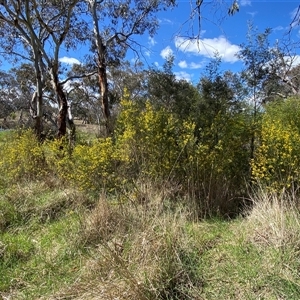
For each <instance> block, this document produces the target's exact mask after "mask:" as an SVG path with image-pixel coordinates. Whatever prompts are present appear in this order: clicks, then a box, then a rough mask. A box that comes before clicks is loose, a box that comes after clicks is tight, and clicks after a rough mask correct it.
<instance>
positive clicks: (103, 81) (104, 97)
mask: <svg viewBox="0 0 300 300" xmlns="http://www.w3.org/2000/svg"><path fill="white" fill-rule="evenodd" d="M98 77H99V87H100V95H101V105H102V110H103V114H104V118H105V128H106V134H107V135H110V134H111V128H110V123H109V121H110V110H109V101H108V83H107V74H106V64H105V59H104V57H103V59H101V61H100V59H99V62H98Z"/></svg>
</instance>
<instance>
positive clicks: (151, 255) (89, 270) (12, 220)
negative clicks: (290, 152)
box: [0, 132, 300, 300]
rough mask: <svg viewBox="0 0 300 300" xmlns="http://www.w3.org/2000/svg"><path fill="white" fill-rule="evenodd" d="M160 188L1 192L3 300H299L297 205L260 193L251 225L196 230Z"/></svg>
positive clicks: (199, 224)
mask: <svg viewBox="0 0 300 300" xmlns="http://www.w3.org/2000/svg"><path fill="white" fill-rule="evenodd" d="M2 137H3V135H2V133H1V132H0V143H1V139H2ZM154 186H155V185H152V184H151V183H148V182H147V184H145V183H143V181H141V183H138V182H137V184H136V186H135V190H134V191H132V190H130V189H129V188H128V190H129V191H126V189H124V191H123V194H122V195H109V194H106V193H105V192H104V191H103V192H102V193H101V194H100V195H97V194H96V193H93V196H91V195H90V194H88V193H86V192H85V193H84V192H81V191H79V190H77V189H76V187H70V186H68V185H66V183H65V182H63V181H59V180H58V179H57V178H56V177H55V175H54V174H51V175H49V176H48V177H47V178H46V177H44V178H42V179H40V180H39V181H29V180H27V181H26V178H25V179H24V181H23V182H22V183H20V182H19V183H16V182H14V183H12V184H11V185H3V187H2V189H1V191H0V298H1V297H2V298H4V299H16V300H18V299H20V300H21V299H22V300H23V299H30V300H31V299H47V300H49V299H77V300H79V299H87V300H89V299H130V300H135V299H136V300H144V299H147V300H152V299H153V300H156V299H158V300H171V299H174V300H183V299H184V300H185V299H196V300H197V299H201V300H202V299H208V300H211V299H212V300H213V299H225V300H226V299H242V300H244V299H245V300H246V299H247V300H249V299H253V300H254V299H274V300H275V299H300V274H299V270H300V259H299V258H300V250H299V249H300V213H299V210H298V208H297V207H296V203H297V202H298V200H297V199H296V198H295V197H296V196H295V195H292V196H293V197H292V196H291V195H286V194H283V195H280V196H278V195H270V194H267V193H263V192H261V193H259V194H257V195H254V196H253V199H252V200H253V203H254V205H253V208H252V209H251V210H249V213H248V214H246V216H243V217H238V218H236V219H234V220H228V219H227V220H224V219H220V218H211V219H205V220H198V221H195V220H194V218H193V216H195V212H194V211H192V209H191V208H190V207H191V205H190V204H189V203H185V204H184V201H182V202H181V203H174V202H172V201H171V200H170V199H168V198H167V196H166V195H168V193H167V192H166V191H162V190H157V188H155V187H154ZM156 186H157V185H156ZM168 188H170V187H168ZM136 192H140V193H141V194H142V196H143V197H138V196H137V197H133V194H134V195H135V194H137V193H136ZM140 198H143V199H145V200H144V201H140ZM118 199H121V200H120V201H119V200H118Z"/></svg>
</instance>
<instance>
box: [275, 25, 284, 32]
mask: <svg viewBox="0 0 300 300" xmlns="http://www.w3.org/2000/svg"><path fill="white" fill-rule="evenodd" d="M284 29H285V28H284V27H283V26H281V25H279V26H276V27H275V28H273V31H281V30H284Z"/></svg>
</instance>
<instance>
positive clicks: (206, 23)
mask: <svg viewBox="0 0 300 300" xmlns="http://www.w3.org/2000/svg"><path fill="white" fill-rule="evenodd" d="M209 2H211V1H206V0H204V4H203V7H202V9H203V16H204V20H203V21H202V24H201V35H200V40H199V43H198V42H196V41H194V42H190V41H187V39H186V38H185V37H184V36H185V35H186V32H187V30H188V29H189V31H190V30H191V28H192V27H191V26H192V25H191V24H190V22H187V23H186V25H185V26H183V25H182V24H184V22H185V21H187V20H188V17H189V14H190V11H191V6H190V1H189V0H179V1H178V6H177V7H176V8H174V9H173V10H169V11H166V12H163V13H160V14H159V20H160V29H159V30H158V33H157V35H156V36H155V37H154V38H150V37H149V36H143V37H141V38H139V41H140V43H141V44H143V45H144V46H145V47H146V49H144V50H143V56H144V62H145V64H146V65H150V66H153V65H155V66H157V67H158V68H160V67H161V66H162V65H163V63H164V59H165V57H166V56H167V55H168V54H170V53H171V54H173V55H174V56H175V66H174V73H175V74H176V75H177V77H178V78H185V79H187V80H189V81H191V82H194V83H196V82H198V81H199V77H200V75H201V73H203V72H204V67H205V66H206V64H207V63H208V62H209V60H210V58H211V57H213V55H214V53H215V52H216V51H218V52H219V54H220V55H221V57H222V59H223V65H222V68H223V69H226V70H232V71H239V70H241V68H242V67H243V64H242V62H241V61H239V60H238V59H237V57H236V56H235V54H236V52H237V51H239V49H240V45H241V44H242V43H245V42H246V34H247V30H248V22H249V21H252V23H253V25H254V26H255V27H257V28H258V31H259V32H263V31H264V30H265V29H266V28H267V27H270V28H272V29H273V32H272V34H271V36H270V42H271V43H273V42H275V41H276V40H281V39H282V38H283V37H284V36H286V34H287V31H288V30H289V26H290V24H291V22H292V20H293V18H294V16H295V13H296V11H297V8H298V5H299V4H300V3H299V1H296V0H295V1H287V0H281V1H276V0H273V1H268V0H265V1H263V0H239V6H240V11H239V12H238V13H236V14H235V15H234V16H231V17H228V16H227V17H226V18H225V19H224V20H223V21H222V22H221V23H220V19H221V18H222V17H224V16H226V15H227V8H225V7H224V6H222V7H219V8H218V9H216V7H212V5H211V4H210V3H209ZM230 3H231V1H228V5H229V4H230ZM198 32H199V30H198V25H197V23H195V24H194V34H197V33H198ZM292 38H293V39H294V41H297V40H299V41H300V28H298V27H297V26H295V27H294V28H293V31H292ZM299 50H300V49H299ZM299 53H300V51H299ZM129 57H130V54H129ZM131 58H132V57H131ZM299 62H300V60H299Z"/></svg>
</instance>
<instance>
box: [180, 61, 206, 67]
mask: <svg viewBox="0 0 300 300" xmlns="http://www.w3.org/2000/svg"><path fill="white" fill-rule="evenodd" d="M203 65H204V63H203V62H200V63H195V62H191V63H189V64H188V63H187V62H186V61H185V60H181V61H180V62H179V63H178V66H179V67H180V68H182V69H187V68H188V69H200V68H202V67H203Z"/></svg>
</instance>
